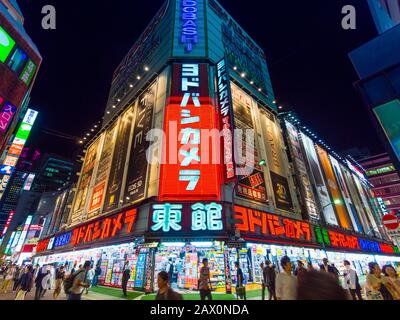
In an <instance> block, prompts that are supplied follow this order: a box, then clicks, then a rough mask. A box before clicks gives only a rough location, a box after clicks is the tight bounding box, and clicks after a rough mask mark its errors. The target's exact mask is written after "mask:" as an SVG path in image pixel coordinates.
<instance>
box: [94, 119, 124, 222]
mask: <svg viewBox="0 0 400 320" xmlns="http://www.w3.org/2000/svg"><path fill="white" fill-rule="evenodd" d="M117 129H118V121H116V122H115V123H114V124H113V125H112V126H111V128H110V129H108V131H107V133H106V135H105V138H104V143H103V148H102V151H101V156H100V161H99V166H98V167H97V173H96V178H95V181H94V188H93V191H92V195H91V198H90V204H89V213H88V218H89V219H90V218H92V217H94V216H96V215H97V214H98V213H99V209H100V208H101V206H102V205H103V200H104V194H105V191H106V182H107V178H108V175H109V173H110V169H111V161H112V156H113V151H114V148H115V141H116V139H117Z"/></svg>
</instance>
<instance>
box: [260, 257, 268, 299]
mask: <svg viewBox="0 0 400 320" xmlns="http://www.w3.org/2000/svg"><path fill="white" fill-rule="evenodd" d="M260 270H261V300H265V288H266V287H267V285H266V283H267V281H266V274H265V266H264V262H261V263H260Z"/></svg>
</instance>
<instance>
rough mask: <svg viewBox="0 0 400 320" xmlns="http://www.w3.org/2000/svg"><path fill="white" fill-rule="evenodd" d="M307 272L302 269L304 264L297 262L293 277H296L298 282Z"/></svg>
mask: <svg viewBox="0 0 400 320" xmlns="http://www.w3.org/2000/svg"><path fill="white" fill-rule="evenodd" d="M306 272H307V269H306V268H304V263H303V262H302V261H300V260H297V267H296V270H294V275H295V276H296V277H297V280H300V279H301V277H302V275H303V274H304V273H306Z"/></svg>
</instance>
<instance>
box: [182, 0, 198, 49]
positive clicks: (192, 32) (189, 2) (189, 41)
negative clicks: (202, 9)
mask: <svg viewBox="0 0 400 320" xmlns="http://www.w3.org/2000/svg"><path fill="white" fill-rule="evenodd" d="M198 42H199V38H198V30H197V0H182V30H181V43H182V44H184V46H185V51H186V52H192V50H193V45H194V44H197V43H198Z"/></svg>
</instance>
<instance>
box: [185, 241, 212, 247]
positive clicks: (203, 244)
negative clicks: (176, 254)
mask: <svg viewBox="0 0 400 320" xmlns="http://www.w3.org/2000/svg"><path fill="white" fill-rule="evenodd" d="M190 244H191V245H192V246H195V247H198V248H210V247H212V246H213V243H212V242H211V241H204V242H201V241H200V242H191V243H190Z"/></svg>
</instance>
